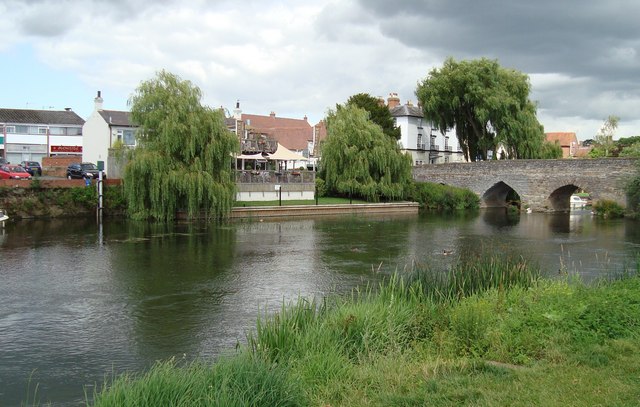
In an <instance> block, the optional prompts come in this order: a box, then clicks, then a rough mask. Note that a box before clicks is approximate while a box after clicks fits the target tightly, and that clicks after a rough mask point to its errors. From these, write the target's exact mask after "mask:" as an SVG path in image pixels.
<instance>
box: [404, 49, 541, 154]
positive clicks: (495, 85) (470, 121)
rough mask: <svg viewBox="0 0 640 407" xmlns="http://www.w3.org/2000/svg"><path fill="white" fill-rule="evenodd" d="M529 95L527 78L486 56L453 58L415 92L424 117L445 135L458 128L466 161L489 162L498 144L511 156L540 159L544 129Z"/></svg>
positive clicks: (458, 136)
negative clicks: (490, 153)
mask: <svg viewBox="0 0 640 407" xmlns="http://www.w3.org/2000/svg"><path fill="white" fill-rule="evenodd" d="M529 92H530V84H529V78H528V76H527V75H525V74H523V73H521V72H518V71H516V70H510V69H505V68H502V67H500V65H499V64H498V62H497V61H495V60H489V59H486V58H482V59H480V60H473V61H461V62H457V61H455V60H454V59H452V58H448V59H447V60H446V61H445V63H444V66H443V67H442V68H441V69H433V70H431V72H429V75H428V76H427V78H426V79H424V80H423V81H422V83H420V84H418V87H417V89H416V95H417V96H418V100H420V103H421V104H422V106H423V112H424V115H425V118H426V119H427V120H430V121H431V122H432V123H433V125H434V127H435V128H437V129H438V130H440V132H442V133H443V134H444V133H446V132H447V131H449V130H451V129H453V128H455V131H456V136H457V138H458V142H459V143H460V147H461V148H462V151H463V152H464V154H465V157H466V159H467V161H470V160H475V159H476V158H477V157H479V158H480V159H487V157H488V152H489V151H490V150H492V151H497V147H498V146H499V145H501V146H502V147H503V148H504V149H505V150H506V151H507V155H508V156H509V158H540V157H541V155H542V153H543V151H542V149H543V143H544V140H545V137H544V130H543V127H542V126H541V125H540V123H539V122H538V119H537V117H536V106H535V105H534V103H533V102H531V101H530V100H529ZM494 158H497V157H496V155H495V154H494Z"/></svg>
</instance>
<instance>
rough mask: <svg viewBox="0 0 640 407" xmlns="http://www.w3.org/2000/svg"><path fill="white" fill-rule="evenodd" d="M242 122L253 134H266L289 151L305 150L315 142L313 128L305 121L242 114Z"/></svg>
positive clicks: (274, 116)
mask: <svg viewBox="0 0 640 407" xmlns="http://www.w3.org/2000/svg"><path fill="white" fill-rule="evenodd" d="M242 121H243V122H245V124H246V127H247V129H250V130H251V131H252V132H253V133H258V134H266V135H268V136H269V137H271V138H273V139H274V140H276V141H277V142H278V143H279V144H282V145H283V146H285V147H287V148H288V149H289V150H298V151H301V150H305V149H307V148H308V142H309V141H311V140H313V128H312V127H311V125H310V124H309V122H308V121H307V120H306V118H305V119H289V118H284V117H276V115H275V114H273V113H272V114H271V115H269V116H260V115H256V114H242Z"/></svg>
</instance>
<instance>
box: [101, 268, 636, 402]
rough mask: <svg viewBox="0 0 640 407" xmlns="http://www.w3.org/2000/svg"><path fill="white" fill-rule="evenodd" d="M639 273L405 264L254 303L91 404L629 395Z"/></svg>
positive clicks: (629, 398)
mask: <svg viewBox="0 0 640 407" xmlns="http://www.w3.org/2000/svg"><path fill="white" fill-rule="evenodd" d="M639 382H640V277H639V276H638V272H637V271H634V272H633V273H632V275H630V276H628V277H626V278H624V279H621V280H618V281H612V282H601V283H597V284H591V285H589V286H586V285H584V284H582V283H581V282H579V281H577V280H575V281H574V280H573V279H570V278H569V279H566V280H563V281H549V280H543V279H540V278H539V272H538V270H537V268H536V267H535V266H532V265H530V264H528V263H527V262H526V261H525V260H524V259H522V258H503V257H484V258H479V259H475V260H473V261H468V262H464V263H460V264H458V265H457V266H455V267H453V268H452V269H451V270H450V271H449V272H448V273H437V272H432V271H425V270H422V271H420V270H417V271H416V272H414V273H413V274H411V275H405V276H403V277H400V276H394V277H393V278H392V279H391V280H390V281H389V282H387V283H386V284H383V285H381V286H380V287H376V288H375V289H371V290H363V291H362V292H356V293H354V294H353V295H352V296H351V297H350V298H332V299H329V300H322V301H321V302H318V303H316V302H314V301H312V300H306V299H301V300H299V301H298V302H297V303H295V304H292V305H290V306H288V307H283V309H282V311H281V312H280V313H279V314H277V315H275V316H265V317H263V318H261V319H260V320H259V321H258V322H257V325H256V330H255V332H254V333H253V334H252V335H250V336H249V338H248V346H247V347H246V348H244V349H241V350H239V351H238V352H237V353H236V354H235V355H232V356H229V357H225V358H221V359H220V360H219V361H218V362H217V363H215V364H213V365H209V364H204V363H192V364H188V365H183V364H180V363H176V362H172V361H169V362H163V363H160V364H158V365H157V366H156V367H155V368H153V369H152V370H151V371H150V372H148V373H146V374H145V375H143V376H139V377H132V376H122V377H119V378H117V379H116V380H115V381H114V382H113V383H111V384H110V385H108V386H107V387H105V388H104V389H103V390H102V392H100V393H99V394H97V395H96V398H95V402H94V403H92V404H95V405H96V406H134V405H135V406H158V405H163V406H178V405H180V406H200V405H202V406H204V405H207V406H232V405H238V406H239V405H254V406H278V405H279V406H410V405H430V406H458V405H478V406H531V405H539V406H543V405H544V406H567V405H575V406H594V405H616V406H635V405H637V403H638V400H640V385H638V383H639Z"/></svg>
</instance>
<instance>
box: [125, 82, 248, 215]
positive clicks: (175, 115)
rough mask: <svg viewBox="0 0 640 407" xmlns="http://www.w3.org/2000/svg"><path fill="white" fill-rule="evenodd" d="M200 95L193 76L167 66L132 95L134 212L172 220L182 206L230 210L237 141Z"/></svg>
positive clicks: (130, 192) (130, 194) (130, 186)
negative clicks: (135, 144)
mask: <svg viewBox="0 0 640 407" xmlns="http://www.w3.org/2000/svg"><path fill="white" fill-rule="evenodd" d="M201 97H202V94H201V91H200V89H199V88H197V87H195V86H193V85H192V84H191V82H189V81H184V80H182V79H180V78H179V77H178V76H176V75H173V74H171V73H168V72H165V71H161V72H159V73H158V74H157V75H156V77H155V78H154V79H151V80H148V81H146V82H143V83H142V84H141V85H140V86H139V87H138V89H137V90H136V93H135V94H134V95H133V96H132V97H131V99H130V104H131V118H132V120H133V122H134V123H136V124H138V125H139V126H140V127H139V131H138V134H137V138H138V141H139V145H138V147H137V148H136V149H135V150H133V152H132V157H131V159H130V161H129V163H128V164H127V167H126V169H125V176H124V185H125V195H126V197H127V202H128V205H129V206H128V210H129V214H130V215H131V216H132V217H133V218H136V219H147V218H154V219H157V220H163V221H170V220H172V219H174V217H175V214H176V211H178V210H184V211H186V212H187V216H188V217H189V218H194V217H197V216H199V215H200V214H201V213H203V214H204V215H205V216H206V217H207V218H223V217H226V216H227V215H228V212H229V211H230V210H231V207H232V205H233V200H234V197H235V183H234V177H233V173H232V164H233V156H232V153H235V152H238V151H239V143H238V140H237V138H236V137H235V136H234V135H233V134H232V133H231V132H229V131H228V130H227V128H226V126H225V124H224V115H223V113H222V112H221V111H219V110H212V109H210V108H208V107H205V106H202V105H201V104H200V99H201Z"/></svg>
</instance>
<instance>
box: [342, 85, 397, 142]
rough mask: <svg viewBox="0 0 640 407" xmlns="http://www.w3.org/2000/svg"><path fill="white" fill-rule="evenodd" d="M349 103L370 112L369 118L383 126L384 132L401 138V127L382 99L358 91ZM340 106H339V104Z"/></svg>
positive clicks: (394, 137) (395, 137) (395, 138)
mask: <svg viewBox="0 0 640 407" xmlns="http://www.w3.org/2000/svg"><path fill="white" fill-rule="evenodd" d="M347 104H351V105H355V106H358V107H360V108H362V109H364V110H366V111H367V112H369V120H371V121H372V122H374V123H375V124H377V125H378V126H380V127H382V132H383V133H384V134H386V135H387V136H389V137H391V138H393V139H394V140H400V137H401V136H402V134H401V133H400V128H399V127H396V124H395V121H394V120H393V116H391V111H390V110H389V108H388V107H387V106H386V105H385V104H384V102H382V103H380V101H379V100H378V99H377V98H375V97H373V96H371V95H369V94H368V93H358V94H357V95H353V96H351V97H350V98H349V100H347ZM338 108H339V106H338Z"/></svg>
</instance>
